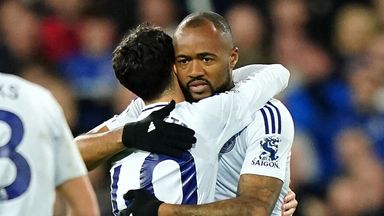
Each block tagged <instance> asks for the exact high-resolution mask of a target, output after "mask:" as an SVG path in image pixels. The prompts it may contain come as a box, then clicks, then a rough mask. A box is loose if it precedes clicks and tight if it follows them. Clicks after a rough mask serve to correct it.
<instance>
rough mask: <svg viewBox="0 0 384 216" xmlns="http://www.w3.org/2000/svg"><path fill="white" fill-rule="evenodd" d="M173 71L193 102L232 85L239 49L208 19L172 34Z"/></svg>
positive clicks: (227, 88)
mask: <svg viewBox="0 0 384 216" xmlns="http://www.w3.org/2000/svg"><path fill="white" fill-rule="evenodd" d="M174 47H175V54H176V74H177V77H178V79H179V82H180V85H181V86H182V88H183V90H184V93H186V94H189V95H186V96H187V98H188V97H189V99H192V100H194V101H197V100H201V99H204V98H206V97H209V96H212V95H213V94H215V93H216V92H221V91H226V90H229V88H231V87H232V84H233V83H232V78H231V71H232V68H233V67H234V65H235V64H236V62H237V58H238V51H237V48H234V47H233V45H232V43H231V42H230V41H229V39H228V38H226V37H224V36H222V35H221V34H220V33H219V32H217V31H216V29H215V27H214V25H212V24H211V23H209V22H207V23H206V24H204V25H202V26H198V27H193V28H192V27H187V28H183V29H181V30H179V31H177V32H176V33H175V35H174Z"/></svg>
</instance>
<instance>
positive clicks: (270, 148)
mask: <svg viewBox="0 0 384 216" xmlns="http://www.w3.org/2000/svg"><path fill="white" fill-rule="evenodd" d="M280 141H281V139H280V138H279V137H274V136H271V137H265V138H264V139H263V140H261V141H260V145H261V147H262V148H263V152H262V153H261V154H260V155H259V156H258V157H255V158H254V159H253V160H252V162H251V164H252V165H256V166H268V167H272V168H277V169H280V168H279V164H278V163H277V162H276V161H277V159H279V156H277V151H278V149H279V146H278V144H279V143H280Z"/></svg>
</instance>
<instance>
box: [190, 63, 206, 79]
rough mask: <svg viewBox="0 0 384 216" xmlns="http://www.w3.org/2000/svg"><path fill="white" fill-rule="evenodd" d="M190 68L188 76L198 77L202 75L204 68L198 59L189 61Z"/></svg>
mask: <svg viewBox="0 0 384 216" xmlns="http://www.w3.org/2000/svg"><path fill="white" fill-rule="evenodd" d="M191 63H192V64H191V70H190V72H189V76H190V77H200V76H203V75H204V73H205V72H204V68H203V67H202V65H201V64H200V62H199V61H196V60H193V61H192V62H191Z"/></svg>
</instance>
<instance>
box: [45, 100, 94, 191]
mask: <svg viewBox="0 0 384 216" xmlns="http://www.w3.org/2000/svg"><path fill="white" fill-rule="evenodd" d="M47 101H50V103H49V104H50V106H49V109H48V110H47V113H46V114H47V116H48V117H49V118H50V120H49V121H50V123H51V126H50V127H51V130H52V134H53V135H52V140H53V142H52V144H53V149H54V157H55V158H54V159H55V160H54V161H55V162H54V163H55V185H56V186H58V185H61V184H62V183H64V182H65V181H67V180H70V179H73V178H76V177H79V176H84V175H86V174H87V169H86V167H85V164H84V162H83V159H82V158H81V155H80V152H79V150H78V148H77V146H76V144H75V143H74V142H73V135H72V133H71V130H70V128H69V126H68V124H67V122H66V120H65V117H64V113H63V110H62V109H61V107H60V105H59V104H58V103H57V102H56V100H55V99H54V98H53V96H51V94H49V97H48V100H47Z"/></svg>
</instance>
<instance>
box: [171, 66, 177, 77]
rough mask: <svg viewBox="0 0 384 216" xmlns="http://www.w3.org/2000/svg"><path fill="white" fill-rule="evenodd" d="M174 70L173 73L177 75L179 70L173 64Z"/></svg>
mask: <svg viewBox="0 0 384 216" xmlns="http://www.w3.org/2000/svg"><path fill="white" fill-rule="evenodd" d="M172 70H173V73H175V74H176V75H177V68H176V64H173V66H172Z"/></svg>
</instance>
